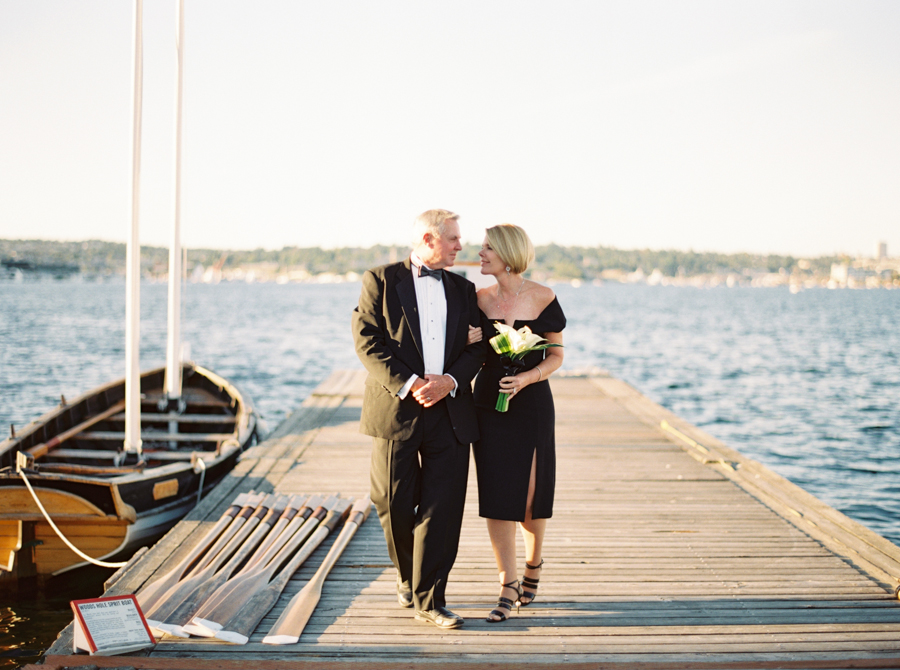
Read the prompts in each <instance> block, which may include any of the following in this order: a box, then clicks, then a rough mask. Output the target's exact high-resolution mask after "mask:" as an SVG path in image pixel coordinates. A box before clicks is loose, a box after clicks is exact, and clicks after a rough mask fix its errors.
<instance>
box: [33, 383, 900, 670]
mask: <svg viewBox="0 0 900 670" xmlns="http://www.w3.org/2000/svg"><path fill="white" fill-rule="evenodd" d="M362 383H363V376H362V373H361V372H359V371H340V372H337V373H335V374H333V375H332V376H331V377H329V379H328V380H326V381H325V382H323V384H322V385H320V386H319V387H318V388H317V389H316V391H315V392H314V394H313V395H312V396H311V397H310V398H309V399H308V400H307V401H306V403H304V405H303V407H301V408H300V409H299V410H297V412H295V413H294V414H293V415H291V416H290V417H289V418H288V419H287V420H286V421H285V422H284V423H283V424H282V425H281V426H279V428H278V429H277V430H276V431H275V433H273V435H272V437H271V438H270V439H269V440H267V442H266V443H264V444H263V445H260V446H258V447H256V448H254V449H253V450H251V452H249V453H248V454H247V456H246V458H245V459H244V460H242V461H241V463H240V464H239V466H238V468H237V469H236V470H235V472H234V473H233V474H232V475H231V477H229V479H228V480H227V481H226V482H225V483H223V486H222V487H220V489H221V490H219V489H217V490H216V492H215V494H214V495H213V496H210V498H209V499H207V500H206V501H204V502H203V503H202V504H201V505H200V506H199V507H198V509H197V510H195V511H194V512H193V513H192V514H191V515H190V516H189V517H188V519H186V520H185V521H183V522H182V523H181V524H179V526H178V527H176V529H174V530H173V531H172V532H171V533H170V534H169V535H168V536H166V538H164V539H163V540H162V541H161V542H160V543H159V544H158V545H156V546H155V547H154V548H153V549H151V550H150V551H149V552H146V553H145V554H144V555H143V556H141V557H140V558H139V559H137V560H136V561H134V562H133V565H132V566H130V567H129V568H128V569H126V570H124V571H123V573H122V574H121V575H120V576H119V578H118V580H117V581H116V582H115V584H113V585H112V587H111V588H110V593H111V594H112V593H127V592H131V591H133V590H135V589H137V588H138V587H139V586H140V585H141V584H142V583H143V582H145V581H146V580H148V579H150V578H152V575H153V574H154V573H156V572H158V571H160V570H163V571H164V570H165V569H166V566H167V565H173V564H174V562H176V561H177V560H178V558H179V557H180V555H182V552H184V551H186V550H187V548H188V547H189V545H190V542H191V540H192V539H194V538H196V537H199V536H201V535H202V534H203V533H204V532H205V529H206V528H207V527H208V525H209V524H210V523H212V522H213V521H214V520H215V519H216V518H218V515H219V514H221V511H222V510H223V509H224V507H225V506H227V505H228V503H229V502H230V500H231V499H232V498H233V497H234V495H235V494H236V493H237V492H239V491H244V490H250V489H255V490H263V491H277V492H282V493H299V492H304V493H333V492H338V491H339V492H341V493H342V494H344V495H359V494H362V493H365V492H366V491H367V489H368V481H369V479H368V468H369V448H370V441H369V439H368V438H366V437H364V436H362V435H360V434H359V433H358V431H357V425H358V420H359V414H360V407H361V393H362ZM551 383H552V385H553V391H554V396H555V398H556V409H557V441H558V446H557V452H558V464H557V503H556V509H555V516H554V518H553V520H552V521H551V522H550V524H549V526H548V533H547V538H546V543H545V549H544V556H545V558H546V561H547V563H546V565H545V569H544V572H543V574H542V575H541V586H540V590H539V596H538V599H537V600H536V601H535V603H534V604H533V605H531V606H529V607H527V608H523V609H522V610H521V611H519V612H514V613H513V617H512V619H511V620H510V621H507V622H505V623H502V624H488V623H486V622H485V621H484V620H483V619H484V616H485V615H486V614H487V612H488V611H489V610H490V609H491V608H492V607H493V604H494V601H495V599H496V596H497V590H498V585H497V575H496V567H495V565H494V560H493V555H492V553H491V550H490V544H489V541H488V536H487V531H486V528H485V525H484V521H483V520H482V519H480V518H479V517H478V515H477V489H476V484H475V477H474V475H475V473H474V466H473V467H472V469H471V472H470V483H469V495H468V500H467V505H466V517H465V521H464V527H463V537H462V541H461V543H460V551H459V558H458V561H457V563H456V567H455V568H454V571H453V573H452V575H451V581H450V585H449V588H448V600H449V605H450V607H451V608H452V609H454V611H457V612H458V613H460V614H462V615H463V616H464V617H466V625H465V626H464V627H463V628H461V629H458V630H454V631H440V630H438V629H436V628H434V627H433V626H429V625H428V624H424V623H421V622H417V621H415V620H414V619H413V618H412V613H411V612H410V611H409V610H404V609H401V608H399V607H398V606H397V605H396V600H395V592H394V588H395V585H394V571H393V567H392V566H391V564H390V560H389V558H388V556H387V552H386V550H385V546H384V540H383V537H382V534H381V529H380V527H379V525H378V522H377V519H376V517H375V516H374V515H373V516H372V518H371V519H370V520H369V521H368V522H367V523H366V524H364V525H363V527H362V528H360V530H359V531H358V533H357V535H356V537H355V538H354V539H353V541H352V542H351V543H350V545H349V547H348V548H347V550H346V551H345V552H344V554H343V555H342V556H341V558H340V560H339V562H338V563H337V565H336V567H335V568H334V570H333V571H332V573H331V575H330V576H329V579H328V581H327V582H326V584H325V589H324V593H323V596H322V599H321V601H320V602H319V606H318V608H317V609H316V611H315V613H314V615H313V617H312V619H311V620H310V623H309V625H308V627H307V628H306V630H305V631H304V633H303V635H302V636H301V640H300V642H299V643H298V644H296V645H291V646H284V647H279V646H270V645H264V644H262V638H263V637H264V636H265V634H266V633H267V632H268V629H269V628H270V627H271V626H272V624H274V622H275V620H276V619H277V618H278V616H279V615H280V613H281V611H282V610H283V608H284V606H285V604H286V603H287V602H288V600H289V599H290V598H291V597H292V596H293V595H294V594H295V593H297V592H298V591H299V590H300V588H302V586H303V584H304V583H305V581H306V580H307V579H309V577H311V576H312V574H313V573H314V571H315V570H316V568H317V567H318V565H319V564H320V563H321V562H322V560H323V558H324V556H325V553H326V552H327V550H328V547H329V546H330V542H329V541H326V542H325V543H323V545H322V546H321V547H320V548H319V549H318V550H317V551H316V553H315V554H313V556H312V557H311V558H310V560H309V561H308V562H307V564H305V565H304V566H303V567H302V568H301V569H300V570H299V571H298V573H297V574H296V575H295V576H294V578H293V579H292V580H291V583H290V584H289V586H288V588H287V590H286V591H285V593H284V594H283V595H282V598H281V599H280V600H279V602H278V604H276V606H275V607H274V608H273V610H272V611H271V612H269V614H268V615H267V616H266V617H265V618H264V619H263V620H262V622H261V623H260V625H259V626H258V628H257V631H256V632H255V633H254V634H253V635H252V636H251V638H250V642H249V643H248V644H247V645H243V646H239V645H230V644H227V643H223V642H219V641H217V640H208V639H199V638H198V639H190V640H186V639H178V638H169V637H166V638H164V639H162V640H161V641H160V642H159V644H158V645H157V646H156V647H155V648H154V649H153V650H152V651H151V652H150V653H149V656H129V657H128V658H127V659H126V658H122V657H119V658H117V659H101V658H97V657H91V658H90V659H89V661H88V660H87V659H86V657H79V658H78V659H76V660H78V661H79V662H82V661H83V664H87V663H88V662H89V663H91V664H94V665H97V666H98V667H115V666H116V665H120V666H121V665H122V664H123V662H124V661H127V664H128V665H131V666H133V667H135V668H160V669H162V668H172V669H177V668H183V669H190V668H197V669H200V668H217V669H219V670H225V669H227V668H250V667H252V668H261V669H262V668H274V667H279V668H313V667H315V668H322V669H323V670H327V669H329V668H345V669H346V668H350V667H357V666H358V667H367V668H374V669H376V670H378V669H380V668H387V667H391V668H406V667H412V666H413V665H421V664H422V663H429V662H430V663H439V664H446V665H450V664H452V665H453V667H454V668H458V670H466V669H467V668H476V667H477V668H484V667H501V666H503V667H505V666H508V665H511V664H512V663H513V662H518V661H522V660H525V659H527V661H528V666H529V668H543V667H548V668H549V667H559V666H564V667H571V668H587V667H590V668H603V667H616V668H625V667H628V668H654V669H656V670H662V669H664V668H672V669H673V670H674V669H676V668H712V667H715V668H775V667H779V668H844V667H872V668H874V667H898V666H900V603H898V601H897V599H896V598H895V597H894V594H893V589H894V588H895V587H896V585H897V583H898V582H897V578H898V576H900V549H898V547H896V546H895V545H893V544H891V543H890V542H888V541H887V540H885V539H884V538H881V537H880V536H878V535H876V534H875V533H873V532H871V531H870V530H868V529H867V528H865V527H863V526H861V525H860V524H858V523H856V522H853V521H852V520H850V519H848V518H847V517H845V516H844V515H842V514H840V513H839V512H837V511H835V510H832V509H831V508H829V507H827V506H826V505H824V504H823V503H822V502H821V501H819V500H817V499H816V498H814V497H813V496H811V495H809V494H808V493H807V492H805V491H803V490H802V489H799V488H798V487H796V486H794V485H793V484H791V483H790V482H788V481H787V480H784V479H783V478H781V477H779V476H778V475H776V474H775V473H772V472H771V471H769V470H767V469H766V468H764V467H763V466H761V465H760V464H758V463H755V462H753V461H752V460H750V459H748V458H746V457H745V456H743V455H742V454H740V453H738V452H736V451H734V450H732V449H730V448H728V447H727V446H726V445H724V444H722V443H720V442H718V441H716V440H715V439H714V438H712V437H711V436H708V435H706V434H705V433H703V432H702V431H700V430H699V429H697V428H695V427H694V426H691V425H690V424H688V423H687V422H685V421H683V420H682V419H680V418H679V417H677V416H675V415H673V414H672V413H671V412H668V411H666V410H665V409H663V408H661V407H659V406H658V405H656V404H654V403H652V402H651V401H649V400H648V399H647V398H645V397H644V396H642V395H641V394H639V393H638V392H637V391H635V390H634V389H633V388H631V387H629V386H628V385H627V384H624V383H623V382H621V381H618V380H616V379H612V378H609V377H555V378H553V379H552V381H551ZM332 539H333V538H332ZM69 644H70V638H68V639H67V637H66V635H63V636H61V638H60V640H59V641H58V642H57V644H56V645H54V647H53V648H52V649H51V650H50V651H49V652H48V655H47V657H46V662H47V664H46V665H45V666H44V668H45V670H46V669H47V668H53V667H64V666H68V667H77V665H75V664H74V663H73V658H74V657H72V656H69V655H67V654H69V649H70V647H69V646H68V645H69ZM513 659H514V660H513ZM54 664H55V665H54Z"/></svg>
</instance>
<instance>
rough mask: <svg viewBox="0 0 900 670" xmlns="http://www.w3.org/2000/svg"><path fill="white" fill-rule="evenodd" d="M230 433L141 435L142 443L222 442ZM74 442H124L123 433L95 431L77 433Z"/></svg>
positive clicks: (228, 437) (227, 438)
mask: <svg viewBox="0 0 900 670" xmlns="http://www.w3.org/2000/svg"><path fill="white" fill-rule="evenodd" d="M233 437H234V435H232V434H231V433H141V440H143V441H144V442H224V441H225V440H229V439H231V438H233ZM75 439H76V440H119V441H124V440H125V432H124V431H123V432H121V433H119V432H116V431H106V430H95V431H90V432H86V433H79V434H78V436H77V437H76V438H75Z"/></svg>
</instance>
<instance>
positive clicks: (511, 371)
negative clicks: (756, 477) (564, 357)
mask: <svg viewBox="0 0 900 670" xmlns="http://www.w3.org/2000/svg"><path fill="white" fill-rule="evenodd" d="M494 328H496V329H497V333H498V334H497V335H494V337H492V338H491V339H490V340H489V342H490V343H491V346H492V347H493V348H494V351H496V352H497V353H498V354H500V355H501V356H502V357H503V359H504V367H505V369H506V376H507V377H511V376H513V375H515V374H516V373H517V372H518V371H519V370H521V369H522V367H524V365H525V364H524V362H523V361H522V359H523V358H525V354H528V353H530V352H532V351H541V350H543V349H549V348H550V347H561V346H562V345H561V344H554V343H551V342H548V341H547V340H546V339H544V338H543V337H541V336H540V335H535V334H534V333H532V332H531V328H529V327H528V326H522V327H521V328H519V330H516V329H515V328H513V327H512V326H507V325H506V324H505V323H495V324H494ZM509 397H510V394H509V393H504V392H503V391H501V392H500V395H499V396H497V405H496V406H495V407H494V409H496V410H497V411H498V412H505V411H506V410H508V409H509Z"/></svg>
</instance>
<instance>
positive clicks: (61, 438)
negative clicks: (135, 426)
mask: <svg viewBox="0 0 900 670" xmlns="http://www.w3.org/2000/svg"><path fill="white" fill-rule="evenodd" d="M123 409H125V401H124V400H120V401H119V402H117V403H116V404H115V405H112V406H111V407H109V408H108V409H106V410H104V411H102V412H100V414H96V415H94V416H92V417H91V418H90V419H87V420H85V421H82V422H81V423H79V424H78V425H77V426H72V427H71V428H69V430H65V431H63V432H61V433H60V434H59V435H55V436H53V437H51V438H50V439H49V440H47V441H46V442H44V443H43V444H36V445H34V446H33V447H31V449H29V450H28V453H29V454H31V455H32V456H33V457H34V458H35V459H38V458H40V457H41V456H44V455H46V453H47V452H48V451H50V450H51V449H53V447H56V446H59V445H60V444H62V443H63V442H65V441H66V440H68V439H71V438H72V437H74V436H75V435H78V433H80V432H82V431H84V430H87V429H88V428H90V427H91V426H93V425H94V424H97V423H100V422H101V421H104V420H106V419H108V418H109V417H111V416H112V415H113V414H118V413H119V412H121V411H122V410H123Z"/></svg>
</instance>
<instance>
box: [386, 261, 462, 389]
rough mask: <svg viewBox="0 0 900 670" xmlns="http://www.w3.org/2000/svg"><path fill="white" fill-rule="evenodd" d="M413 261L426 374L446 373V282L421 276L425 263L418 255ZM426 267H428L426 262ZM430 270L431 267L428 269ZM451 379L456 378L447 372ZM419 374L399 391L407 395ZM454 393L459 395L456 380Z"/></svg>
mask: <svg viewBox="0 0 900 670" xmlns="http://www.w3.org/2000/svg"><path fill="white" fill-rule="evenodd" d="M410 260H411V261H412V267H411V269H412V275H413V286H415V289H416V303H417V305H418V308H419V309H418V311H419V331H420V332H421V333H422V357H423V358H424V360H425V374H426V375H442V374H444V346H445V339H446V333H447V296H446V294H445V293H444V282H443V281H441V280H440V279H437V278H436V277H420V276H419V268H418V266H420V265H423V263H422V260H421V259H420V258H419V257H418V256H416V254H414V253H413V254H411V255H410ZM425 267H428V266H427V265H426V266H425ZM429 269H430V268H429ZM448 376H449V377H450V378H451V379H453V377H452V376H451V375H448ZM418 378H419V376H418V375H416V374H414V375H413V376H412V377H410V378H409V380H407V382H406V384H405V385H404V386H403V388H402V389H400V392H399V393H398V394H397V395H398V396H399V397H400V398H405V397H406V394H407V393H409V389H410V388H411V387H412V385H413V384H414V383H415V381H416V379H418ZM453 384H454V388H453V391H451V392H450V395H451V396H455V395H456V380H455V379H453Z"/></svg>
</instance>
